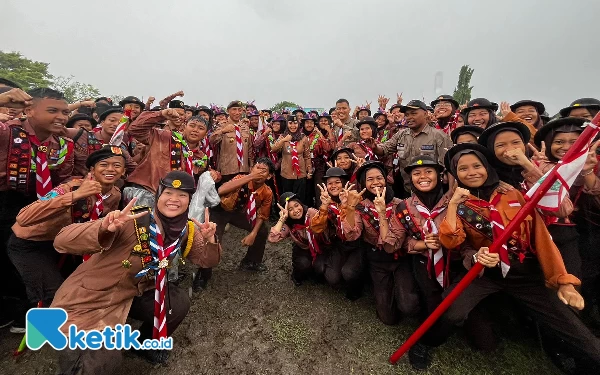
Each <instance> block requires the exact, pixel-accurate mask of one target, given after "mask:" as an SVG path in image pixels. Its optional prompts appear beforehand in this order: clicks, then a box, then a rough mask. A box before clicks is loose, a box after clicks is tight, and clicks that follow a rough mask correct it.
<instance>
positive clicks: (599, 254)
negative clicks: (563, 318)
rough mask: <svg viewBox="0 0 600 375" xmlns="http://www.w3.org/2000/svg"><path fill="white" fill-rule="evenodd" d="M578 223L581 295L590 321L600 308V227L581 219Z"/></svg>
mask: <svg viewBox="0 0 600 375" xmlns="http://www.w3.org/2000/svg"><path fill="white" fill-rule="evenodd" d="M576 223H577V225H576V229H577V232H578V233H579V254H580V256H581V295H582V296H583V298H584V300H585V309H584V310H583V316H584V319H585V320H586V321H588V320H590V319H592V317H593V314H592V312H593V311H594V306H595V305H599V306H600V246H599V244H600V226H597V225H594V224H592V223H590V222H589V221H588V220H585V219H584V218H579V220H577V221H576ZM597 323H598V322H596V324H597Z"/></svg>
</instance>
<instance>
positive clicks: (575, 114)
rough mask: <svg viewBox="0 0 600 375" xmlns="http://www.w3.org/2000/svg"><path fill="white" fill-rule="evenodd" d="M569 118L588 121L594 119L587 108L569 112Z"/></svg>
mask: <svg viewBox="0 0 600 375" xmlns="http://www.w3.org/2000/svg"><path fill="white" fill-rule="evenodd" d="M569 117H578V118H584V119H586V120H589V121H592V119H593V118H594V116H592V114H591V113H590V111H589V110H588V109H587V108H575V109H572V110H571V112H569Z"/></svg>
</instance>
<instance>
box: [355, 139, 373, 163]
mask: <svg viewBox="0 0 600 375" xmlns="http://www.w3.org/2000/svg"><path fill="white" fill-rule="evenodd" d="M358 144H359V145H360V147H362V149H363V150H365V153H366V155H365V160H376V159H377V157H376V156H375V154H374V153H373V149H372V148H371V147H369V146H367V144H366V142H365V141H363V140H361V141H359V142H358Z"/></svg>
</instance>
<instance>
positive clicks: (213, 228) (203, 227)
mask: <svg viewBox="0 0 600 375" xmlns="http://www.w3.org/2000/svg"><path fill="white" fill-rule="evenodd" d="M190 220H192V222H193V223H194V225H195V226H196V227H197V228H198V229H199V230H200V234H201V235H202V238H204V239H206V240H209V241H212V239H213V238H214V235H215V233H216V232H217V224H215V223H213V222H211V221H210V210H209V209H208V207H206V208H205V209H204V223H200V222H199V221H198V220H196V219H194V218H191V219H190Z"/></svg>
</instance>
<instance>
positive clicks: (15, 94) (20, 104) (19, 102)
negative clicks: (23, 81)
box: [0, 89, 33, 108]
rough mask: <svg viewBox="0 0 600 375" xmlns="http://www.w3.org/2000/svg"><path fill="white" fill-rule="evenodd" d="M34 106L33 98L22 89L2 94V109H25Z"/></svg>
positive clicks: (0, 103)
mask: <svg viewBox="0 0 600 375" xmlns="http://www.w3.org/2000/svg"><path fill="white" fill-rule="evenodd" d="M32 104H33V98H32V97H31V96H29V94H27V93H26V92H25V91H23V90H21V89H11V90H8V91H7V92H4V93H2V94H0V107H9V108H25V107H29V106H30V105H32Z"/></svg>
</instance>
